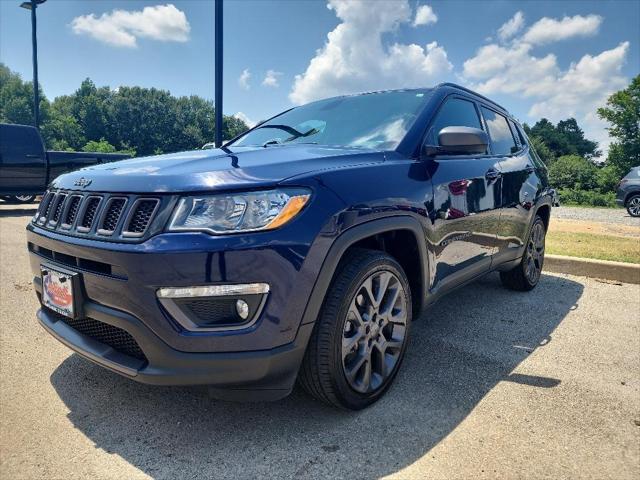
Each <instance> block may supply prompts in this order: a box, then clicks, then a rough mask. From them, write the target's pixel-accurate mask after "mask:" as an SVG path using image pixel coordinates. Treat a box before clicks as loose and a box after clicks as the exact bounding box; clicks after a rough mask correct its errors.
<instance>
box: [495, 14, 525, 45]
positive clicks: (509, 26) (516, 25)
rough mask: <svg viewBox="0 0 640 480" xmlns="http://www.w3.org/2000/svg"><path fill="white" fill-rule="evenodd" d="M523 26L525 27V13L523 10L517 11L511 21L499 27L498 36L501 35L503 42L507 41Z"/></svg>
mask: <svg viewBox="0 0 640 480" xmlns="http://www.w3.org/2000/svg"><path fill="white" fill-rule="evenodd" d="M522 27H524V14H523V13H522V12H516V13H515V15H514V16H513V17H511V19H510V20H509V21H507V22H506V23H504V24H503V25H502V26H501V27H500V29H498V37H500V40H502V41H503V42H506V41H507V40H508V39H510V38H511V37H513V36H514V35H515V34H516V33H518V32H519V31H520V30H521V29H522Z"/></svg>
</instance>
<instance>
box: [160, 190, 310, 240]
mask: <svg viewBox="0 0 640 480" xmlns="http://www.w3.org/2000/svg"><path fill="white" fill-rule="evenodd" d="M310 196H311V192H309V191H308V190H304V189H282V190H268V191H262V192H247V193H235V194H223V195H210V196H193V197H183V198H181V199H180V202H179V203H178V207H177V208H176V211H175V213H174V214H173V217H172V218H171V222H170V223H169V230H170V231H184V230H201V231H206V232H210V233H216V234H225V233H240V232H252V231H256V230H271V229H273V228H277V227H280V226H282V225H284V224H285V223H287V222H289V221H290V220H291V219H293V218H294V217H295V216H296V215H297V214H298V213H299V212H300V211H301V210H302V208H303V207H304V206H305V205H306V203H307V201H308V200H309V197H310Z"/></svg>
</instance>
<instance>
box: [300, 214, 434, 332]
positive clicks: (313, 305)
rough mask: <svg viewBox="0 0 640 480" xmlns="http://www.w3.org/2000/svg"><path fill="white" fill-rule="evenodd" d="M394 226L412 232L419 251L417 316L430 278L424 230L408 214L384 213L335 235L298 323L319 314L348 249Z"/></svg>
mask: <svg viewBox="0 0 640 480" xmlns="http://www.w3.org/2000/svg"><path fill="white" fill-rule="evenodd" d="M393 230H409V231H411V232H412V233H413V235H415V237H416V243H417V244H418V252H419V255H420V264H421V265H422V269H421V270H420V285H421V290H422V291H421V292H419V293H420V304H419V305H420V309H419V311H418V312H417V313H416V314H414V316H415V317H416V318H417V317H418V316H419V315H420V314H421V313H422V311H423V310H424V307H425V306H426V303H427V302H426V293H427V287H426V285H427V282H428V279H429V263H428V255H427V247H426V242H425V236H424V231H423V229H422V226H421V225H420V222H419V221H418V220H416V219H415V218H413V217H411V216H409V215H400V216H393V217H385V218H380V219H377V220H372V221H369V222H365V223H362V224H359V225H356V226H354V227H351V228H349V229H347V230H345V231H344V232H343V233H341V234H340V236H338V238H336V240H335V241H334V242H333V244H332V245H331V247H330V248H329V251H328V253H327V255H326V257H325V260H324V262H323V264H322V267H321V269H320V273H319V274H318V278H317V280H316V283H315V285H314V287H313V290H312V292H311V296H310V298H309V302H308V303H307V307H306V309H305V312H304V315H303V316H302V322H301V323H300V325H305V324H307V323H312V322H315V321H316V318H318V314H319V313H320V308H321V307H322V302H323V301H324V297H325V295H326V293H327V290H328V289H329V286H330V285H331V280H332V279H333V276H334V274H335V272H336V269H337V268H338V264H339V263H340V260H341V259H342V256H343V255H344V253H345V252H346V251H347V249H348V248H349V247H350V246H352V245H354V244H355V243H356V242H358V241H359V240H362V239H364V238H367V237H370V236H372V235H376V234H380V233H384V232H389V231H393Z"/></svg>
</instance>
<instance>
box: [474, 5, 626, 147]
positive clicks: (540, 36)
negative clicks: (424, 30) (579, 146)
mask: <svg viewBox="0 0 640 480" xmlns="http://www.w3.org/2000/svg"><path fill="white" fill-rule="evenodd" d="M514 18H515V16H514ZM512 20H513V19H512ZM601 21H602V19H601V17H597V16H596V15H588V16H586V17H580V16H576V17H571V18H569V17H565V18H563V19H562V20H555V19H550V18H546V17H545V18H543V19H541V20H539V21H538V22H536V23H535V24H533V26H532V27H531V28H529V29H528V30H527V31H526V32H525V34H524V35H523V36H522V37H519V38H515V39H514V40H513V41H512V42H511V44H510V45H509V46H504V45H498V44H488V45H484V46H482V47H481V48H479V49H478V51H477V52H476V55H475V56H474V57H472V58H469V59H467V60H466V61H465V62H464V65H463V78H464V79H465V80H466V82H467V84H468V85H469V86H470V87H471V88H473V89H475V90H477V91H478V92H480V93H484V94H488V95H491V94H500V93H501V94H510V95H514V96H518V97H519V98H524V99H528V100H530V101H531V107H530V108H529V112H528V116H529V118H530V120H531V121H536V120H538V119H540V118H542V117H546V118H548V119H549V120H551V121H553V122H558V121H559V120H563V119H566V118H569V117H574V118H576V120H578V123H579V124H580V125H581V126H582V127H583V129H584V131H585V134H586V136H587V138H592V139H594V140H596V141H598V142H599V143H600V147H601V148H602V149H603V150H604V151H605V152H606V150H607V148H608V144H609V138H608V135H607V132H606V130H605V124H604V123H603V122H602V121H601V120H599V119H598V117H597V114H596V110H597V108H598V107H599V106H601V105H604V103H605V102H606V99H607V97H608V96H609V95H611V94H612V93H613V92H615V91H616V90H619V89H620V88H622V87H624V86H625V85H626V84H627V79H626V78H625V77H624V75H622V73H621V68H622V66H623V65H624V63H625V61H626V58H627V54H628V50H629V42H623V43H620V44H619V45H618V46H617V47H615V48H612V49H611V50H605V51H603V52H600V53H599V54H595V55H584V56H583V57H582V58H580V59H579V60H578V61H577V62H573V63H571V64H570V65H569V67H568V68H566V69H563V68H561V67H560V66H559V64H558V59H557V58H556V56H555V55H554V54H552V53H549V54H547V55H545V56H536V54H535V52H534V48H535V46H536V44H542V43H548V42H551V41H555V40H561V39H564V38H569V37H571V36H575V35H587V34H592V33H594V32H596V31H597V29H598V28H599V25H600V23H601ZM507 24H509V22H507V23H506V24H505V25H507ZM545 25H546V26H547V27H549V26H553V28H552V29H551V30H550V31H547V30H546V28H544V29H543V28H542V27H541V26H545ZM576 25H581V27H580V29H579V30H577V29H576ZM520 28H521V27H520ZM545 32H546V33H545ZM590 32H591V33H590ZM507 38H509V37H508V36H507Z"/></svg>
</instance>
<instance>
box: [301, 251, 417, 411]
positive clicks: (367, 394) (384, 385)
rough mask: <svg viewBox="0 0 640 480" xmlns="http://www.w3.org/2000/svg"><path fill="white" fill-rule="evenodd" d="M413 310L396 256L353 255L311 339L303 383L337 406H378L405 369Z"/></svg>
mask: <svg viewBox="0 0 640 480" xmlns="http://www.w3.org/2000/svg"><path fill="white" fill-rule="evenodd" d="M383 286H384V288H382V287H383ZM368 292H372V294H369V293H368ZM391 303H393V305H391ZM376 304H377V306H376ZM411 305H412V303H411V291H410V288H409V281H408V280H407V276H406V275H405V273H404V271H403V270H402V267H401V266H400V265H399V264H398V262H396V261H395V260H394V259H393V258H392V257H390V256H389V255H387V254H385V253H383V252H379V251H376V250H364V249H354V250H353V251H351V252H347V254H346V256H345V258H344V259H343V260H342V261H341V262H340V265H339V267H338V270H337V273H336V275H335V277H334V279H333V281H332V283H331V286H330V287H329V290H328V291H327V295H326V297H325V299H324V303H323V306H322V310H321V312H320V315H319V317H318V319H317V321H316V325H315V327H314V331H313V333H312V336H311V339H310V340H309V345H308V347H307V350H306V352H305V356H304V359H303V363H302V367H301V370H300V374H299V376H298V382H299V384H300V385H301V386H302V387H303V388H304V389H305V390H306V391H307V392H308V393H309V394H311V395H312V396H313V397H315V398H316V399H318V400H320V401H323V402H325V403H328V404H329V405H332V406H335V407H339V408H343V409H347V410H361V409H363V408H365V407H367V406H369V405H371V404H372V403H374V402H375V401H376V400H378V399H379V398H380V397H381V396H382V395H384V393H385V392H386V391H387V390H388V388H389V387H390V386H391V384H392V383H393V380H394V378H395V376H396V374H397V372H398V369H399V368H400V365H401V364H402V359H403V358H404V353H405V351H406V348H407V341H408V338H409V327H410V324H411V318H412V312H411ZM345 352H348V353H345ZM381 352H384V353H381ZM367 372H368V375H367Z"/></svg>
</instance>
